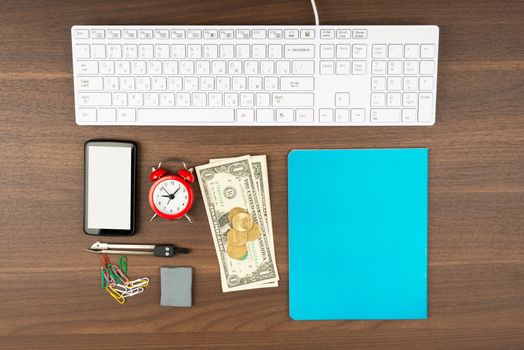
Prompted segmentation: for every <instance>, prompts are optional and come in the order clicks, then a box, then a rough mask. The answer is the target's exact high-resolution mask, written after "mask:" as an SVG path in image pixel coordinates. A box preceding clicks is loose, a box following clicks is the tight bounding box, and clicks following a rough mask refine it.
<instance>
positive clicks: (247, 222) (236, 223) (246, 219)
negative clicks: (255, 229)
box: [231, 213, 253, 232]
mask: <svg viewBox="0 0 524 350" xmlns="http://www.w3.org/2000/svg"><path fill="white" fill-rule="evenodd" d="M231 224H232V225H233V228H235V229H237V230H238V231H242V232H244V231H247V230H249V229H250V228H251V227H252V226H253V218H252V217H251V215H249V214H247V213H238V214H237V215H235V216H234V217H233V220H231Z"/></svg>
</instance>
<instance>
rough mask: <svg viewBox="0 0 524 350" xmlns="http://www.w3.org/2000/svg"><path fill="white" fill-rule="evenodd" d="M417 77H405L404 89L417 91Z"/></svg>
mask: <svg viewBox="0 0 524 350" xmlns="http://www.w3.org/2000/svg"><path fill="white" fill-rule="evenodd" d="M417 82H418V78H417V77H404V90H405V91H417V86H418V84H417Z"/></svg>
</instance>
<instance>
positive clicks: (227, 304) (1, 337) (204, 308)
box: [0, 0, 524, 349]
mask: <svg viewBox="0 0 524 350" xmlns="http://www.w3.org/2000/svg"><path fill="white" fill-rule="evenodd" d="M317 2H318V10H319V14H320V20H321V23H323V24H437V25H439V26H440V30H441V32H440V35H441V36H440V41H441V44H440V66H439V84H438V85H439V90H438V103H437V123H436V125H435V126H433V127H409V128H407V127H406V128H388V127H381V128H370V127H365V128H362V127H353V128H341V127H340V128H320V127H316V128H307V127H302V128H288V127H286V128H258V129H253V128H246V127H242V128H239V127H224V128H218V127H176V128H175V127H170V128H167V127H107V128H106V127H79V126H77V125H76V124H75V122H74V116H73V111H74V110H73V107H74V106H73V84H72V73H71V49H70V32H69V30H70V27H71V26H72V25H74V24H311V23H312V21H313V15H312V11H311V8H310V5H309V1H307V0H300V1H299V0H280V1H260V0H224V1H211V0H209V1H195V0H181V1H166V0H164V1H161V0H158V1H153V0H151V1H139V0H126V1H124V0H121V1H107V0H98V1H85V0H84V1H77V0H74V1H71V0H62V1H44V0H39V1H29V0H2V1H1V2H0V43H1V47H0V123H1V124H0V140H1V147H0V159H1V163H0V165H1V176H0V206H1V214H0V215H1V217H0V218H1V230H0V238H1V240H2V244H0V276H1V279H0V280H1V281H2V289H1V292H0V306H1V308H0V347H1V348H2V349H36V348H49V349H71V348H78V349H94V348H98V349H117V348H122V349H123V348H127V349H129V348H142V349H156V348H159V349H161V348H164V349H171V348H206V349H215V348H216V349H218V348H222V349H241V348H242V349H245V348H266V349H269V348H279V349H293V348H307V349H330V348H340V349H522V348H524V256H523V251H524V194H523V193H524V153H523V146H524V104H523V97H524V79H523V76H524V74H523V73H524V51H523V47H524V31H523V28H524V2H523V1H521V0H513V1H491V0H477V1H473V0H471V1H461V0H454V1H451V0H444V1H434V0H407V1H398V0H393V1H392V0H375V1H368V0H353V1H335V0H318V1H317ZM91 138H114V139H128V140H134V141H136V142H137V143H138V145H139V152H138V157H139V172H138V175H139V179H140V180H139V191H138V195H139V197H138V198H139V202H138V224H139V226H138V234H137V235H136V236H135V237H133V238H127V239H121V240H119V241H125V242H136V243H139V242H144V243H148V242H174V243H177V244H180V245H183V246H190V247H192V248H193V253H192V254H190V255H188V256H183V257H180V258H177V259H176V260H175V259H174V260H172V261H169V262H166V261H164V260H162V261H159V260H157V259H152V258H145V257H130V259H129V269H130V274H131V275H132V276H141V275H147V276H150V277H151V278H152V286H150V287H149V288H148V289H147V291H146V292H145V293H144V294H143V295H141V296H139V297H136V298H133V299H130V300H129V301H128V303H126V305H125V306H120V305H118V304H117V303H116V302H114V301H113V300H112V299H111V298H109V297H108V296H107V295H105V294H104V292H103V291H102V290H100V288H99V287H98V284H99V265H98V258H97V257H96V256H93V255H89V254H87V253H84V252H83V251H82V250H83V249H84V248H86V247H88V246H89V245H90V244H91V243H92V242H93V241H94V240H93V238H91V237H88V236H86V235H84V234H83V233H82V191H83V177H82V174H83V143H84V142H85V141H86V140H88V139H91ZM365 147H430V148H431V152H430V166H429V167H430V169H429V174H430V179H429V191H430V193H429V258H428V259H429V270H428V273H429V286H428V287H429V288H428V290H429V319H428V320H427V321H387V322H384V321H353V322H342V321H330V322H294V321H291V320H290V319H289V317H288V307H287V303H288V296H287V293H288V287H287V284H288V264H287V258H288V256H287V243H288V242H287V196H286V193H287V192H286V191H287V184H286V181H287V179H286V171H287V166H286V157H287V153H288V152H289V151H290V150H291V149H293V148H365ZM246 153H251V154H267V156H268V159H269V174H270V183H271V196H272V205H273V218H274V229H275V243H276V252H277V262H278V267H279V271H280V273H281V286H280V287H279V288H276V289H275V288H274V289H264V290H255V291H247V292H240V293H228V294H223V293H222V292H221V289H220V282H219V270H218V264H217V260H216V257H215V252H214V249H213V242H212V239H211V235H210V233H209V228H208V224H207V219H206V216H205V213H204V208H203V205H202V203H201V200H200V197H198V198H197V201H196V205H195V208H194V209H193V218H194V221H195V223H194V224H193V225H188V224H185V223H172V222H166V221H160V220H158V221H156V222H154V223H152V224H149V223H146V222H147V219H148V218H149V216H150V214H151V213H150V209H149V208H148V205H147V201H146V194H147V191H148V189H149V184H148V181H147V173H148V169H149V167H150V166H151V165H152V164H154V163H155V162H156V161H158V160H159V159H162V158H165V157H168V156H182V157H184V158H185V159H188V160H191V161H192V162H193V164H201V163H204V162H207V160H208V159H209V158H212V157H213V158H217V157H227V156H234V155H239V154H246ZM312 170H313V171H315V169H312ZM113 241H115V240H114V239H113ZM166 263H167V264H168V265H190V266H193V267H194V271H195V272H194V286H193V287H194V293H193V295H194V306H193V307H192V308H191V309H165V308H160V306H159V266H160V265H161V264H166Z"/></svg>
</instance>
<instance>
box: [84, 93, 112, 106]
mask: <svg viewBox="0 0 524 350" xmlns="http://www.w3.org/2000/svg"><path fill="white" fill-rule="evenodd" d="M77 97H78V98H77V99H76V104H77V105H78V106H110V105H111V93H109V92H81V93H79V94H77Z"/></svg>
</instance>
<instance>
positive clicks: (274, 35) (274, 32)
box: [269, 29, 283, 39]
mask: <svg viewBox="0 0 524 350" xmlns="http://www.w3.org/2000/svg"><path fill="white" fill-rule="evenodd" d="M282 37H283V34H282V29H270V30H269V39H282Z"/></svg>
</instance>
